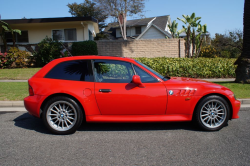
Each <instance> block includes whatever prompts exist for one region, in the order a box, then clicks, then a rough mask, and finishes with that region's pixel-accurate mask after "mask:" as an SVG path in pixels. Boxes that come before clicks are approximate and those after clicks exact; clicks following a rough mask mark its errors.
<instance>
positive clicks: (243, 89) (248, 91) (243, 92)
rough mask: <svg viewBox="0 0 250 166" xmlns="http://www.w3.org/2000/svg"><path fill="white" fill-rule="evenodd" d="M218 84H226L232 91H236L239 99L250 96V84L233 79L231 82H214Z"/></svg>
mask: <svg viewBox="0 0 250 166" xmlns="http://www.w3.org/2000/svg"><path fill="white" fill-rule="evenodd" d="M214 83H216V84H220V85H222V86H225V87H227V88H229V89H231V91H233V92H234V94H235V95H236V97H237V98H238V99H246V98H250V84H241V83H235V82H233V81H229V82H214Z"/></svg>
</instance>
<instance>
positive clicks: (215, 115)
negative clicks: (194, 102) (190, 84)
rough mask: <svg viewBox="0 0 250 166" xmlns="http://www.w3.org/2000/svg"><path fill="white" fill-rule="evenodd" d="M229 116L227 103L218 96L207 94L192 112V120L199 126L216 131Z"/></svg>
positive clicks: (223, 124) (224, 123)
mask: <svg viewBox="0 0 250 166" xmlns="http://www.w3.org/2000/svg"><path fill="white" fill-rule="evenodd" d="M228 117H229V105H228V103H227V102H226V101H225V99H223V98H222V97H220V96H216V95H213V96H207V97H205V98H203V99H202V100H201V102H200V103H199V104H198V106H197V107H196V110H195V113H194V119H193V120H194V121H195V122H196V124H198V125H199V127H200V128H202V129H204V130H208V131H216V130H220V129H221V128H223V127H224V126H225V125H226V124H227V122H228Z"/></svg>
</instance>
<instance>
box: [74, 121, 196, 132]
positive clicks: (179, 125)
mask: <svg viewBox="0 0 250 166" xmlns="http://www.w3.org/2000/svg"><path fill="white" fill-rule="evenodd" d="M148 130H192V131H199V129H198V128H197V127H196V126H195V125H194V124H193V123H191V122H168V123H165V122H158V123H84V124H83V125H82V126H81V127H80V128H79V129H78V131H148Z"/></svg>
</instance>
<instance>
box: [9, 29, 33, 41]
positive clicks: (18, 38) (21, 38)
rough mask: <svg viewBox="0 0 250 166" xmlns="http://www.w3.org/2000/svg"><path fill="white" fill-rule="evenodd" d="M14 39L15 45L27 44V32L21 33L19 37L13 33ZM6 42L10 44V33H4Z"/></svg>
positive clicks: (11, 39)
mask: <svg viewBox="0 0 250 166" xmlns="http://www.w3.org/2000/svg"><path fill="white" fill-rule="evenodd" d="M14 38H15V41H16V42H17V43H29V36H28V31H21V35H19V33H14ZM6 42H7V43H12V42H13V37H12V34H11V32H7V33H6Z"/></svg>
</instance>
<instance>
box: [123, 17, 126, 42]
mask: <svg viewBox="0 0 250 166" xmlns="http://www.w3.org/2000/svg"><path fill="white" fill-rule="evenodd" d="M126 25H127V17H126V15H125V14H123V30H124V32H123V35H124V37H123V39H124V40H127V29H126V28H127V27H126Z"/></svg>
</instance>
